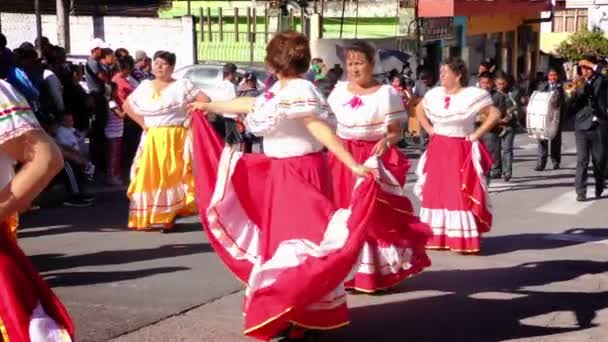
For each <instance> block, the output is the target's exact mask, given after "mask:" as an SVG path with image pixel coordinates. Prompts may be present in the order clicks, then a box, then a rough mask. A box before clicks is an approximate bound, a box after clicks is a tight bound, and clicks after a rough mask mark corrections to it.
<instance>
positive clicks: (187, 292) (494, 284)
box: [20, 133, 608, 342]
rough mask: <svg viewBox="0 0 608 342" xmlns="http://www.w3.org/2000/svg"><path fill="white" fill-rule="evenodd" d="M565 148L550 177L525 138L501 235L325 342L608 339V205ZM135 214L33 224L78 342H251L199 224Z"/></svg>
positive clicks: (64, 212)
mask: <svg viewBox="0 0 608 342" xmlns="http://www.w3.org/2000/svg"><path fill="white" fill-rule="evenodd" d="M564 141H565V143H564V160H563V161H562V167H563V168H562V169H561V170H559V171H553V170H550V171H545V172H542V173H539V172H535V171H533V170H532V168H533V167H534V165H535V160H534V159H535V153H536V145H535V144H534V142H533V141H531V140H530V139H528V138H527V137H525V135H519V136H518V137H517V139H516V145H517V149H516V151H515V154H516V163H515V165H516V166H515V171H514V177H513V179H512V181H511V182H510V183H504V182H502V181H496V182H494V183H493V184H492V186H491V188H492V201H493V205H494V213H495V225H494V228H493V231H492V232H491V233H490V234H488V235H487V237H486V238H485V240H484V244H483V247H482V253H481V255H479V256H459V255H456V254H452V253H449V252H431V258H432V260H433V266H432V267H431V268H429V269H428V270H427V271H426V272H424V273H423V274H421V275H420V276H418V277H415V278H412V279H410V280H407V281H405V282H404V283H403V284H401V286H399V287H398V288H397V289H395V290H394V291H392V292H390V293H388V294H385V295H382V296H367V295H353V296H351V298H350V302H351V304H352V306H353V310H352V324H351V325H350V326H348V327H347V328H344V329H341V330H338V331H333V332H329V333H327V334H325V335H324V336H323V338H322V340H323V341H372V339H373V340H375V341H432V342H434V341H448V340H449V341H452V342H457V341H467V342H470V341H483V342H486V341H507V340H508V341H551V342H553V341H576V342H579V341H606V340H608V197H605V198H603V199H602V200H599V201H589V202H584V203H578V202H576V201H575V195H574V190H573V182H574V162H575V155H574V143H573V141H574V139H573V135H572V133H567V134H566V135H565V137H564ZM409 152H411V153H409V154H410V157H412V159H415V158H416V157H417V154H416V153H415V152H413V151H409ZM549 164H550V163H549ZM413 170H414V167H412V171H413ZM412 177H413V175H411V179H410V182H412V181H413V178H412ZM410 189H411V188H410ZM591 189H592V187H590V194H589V195H590V197H592V192H593V191H592V190H591ZM126 213H127V202H126V199H125V196H124V192H120V191H118V190H116V191H104V192H101V193H100V194H99V198H98V202H97V205H96V206H95V207H93V208H88V209H68V208H55V209H42V210H40V211H38V212H33V213H29V214H27V215H25V216H24V217H23V220H22V223H23V225H22V228H21V231H20V243H21V245H22V246H23V247H24V249H25V250H26V252H27V254H28V255H30V256H31V257H32V259H33V261H34V263H35V264H36V265H37V266H38V268H39V269H40V271H41V272H42V274H43V275H44V277H45V278H46V279H47V281H48V282H49V283H50V284H51V285H52V286H53V287H54V289H55V291H56V292H57V294H58V295H59V296H60V297H61V299H62V300H63V302H64V303H65V304H66V305H67V307H68V309H69V310H70V312H71V314H72V317H73V318H74V319H75V322H76V327H77V340H78V341H107V340H110V339H114V341H117V342H136V341H137V342H142V341H153V342H161V341H162V342H169V341H206V342H207V341H208V342H211V341H222V342H230V341H241V340H242V341H246V340H247V339H245V338H243V337H242V335H241V333H240V332H241V327H242V317H241V313H240V308H241V301H240V300H241V297H242V293H241V292H240V290H241V289H242V288H241V285H240V284H239V283H238V282H237V281H236V280H234V279H233V277H232V276H231V275H230V274H229V272H228V271H227V270H226V269H225V268H224V266H223V265H222V264H221V263H220V262H219V260H218V258H217V257H216V256H215V255H214V253H213V251H212V250H211V248H210V246H209V245H208V244H207V243H206V239H205V236H204V234H203V233H202V232H201V228H200V224H199V223H197V222H196V220H189V221H185V222H182V224H180V225H179V226H178V230H177V232H176V233H173V234H166V235H164V234H160V233H158V232H148V233H142V232H140V233H137V232H130V231H127V229H126V227H125V223H126Z"/></svg>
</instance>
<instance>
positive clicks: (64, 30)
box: [55, 0, 70, 52]
mask: <svg viewBox="0 0 608 342" xmlns="http://www.w3.org/2000/svg"><path fill="white" fill-rule="evenodd" d="M55 10H56V12H57V43H58V45H59V46H61V47H63V48H65V50H66V52H69V51H70V19H69V16H68V12H67V11H66V8H65V0H55Z"/></svg>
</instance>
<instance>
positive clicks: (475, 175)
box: [414, 135, 492, 253]
mask: <svg viewBox="0 0 608 342" xmlns="http://www.w3.org/2000/svg"><path fill="white" fill-rule="evenodd" d="M491 166H492V157H491V156H490V154H489V153H488V150H487V149H486V148H485V146H484V145H483V143H481V142H479V141H477V142H474V143H471V142H469V141H466V140H465V139H464V138H450V137H446V136H441V135H433V137H432V138H431V141H430V143H429V145H428V148H427V151H426V153H425V154H424V155H423V156H422V158H421V159H420V162H419V164H418V168H417V170H416V173H417V175H418V181H417V183H416V186H415V191H414V192H415V193H416V195H418V197H420V198H421V199H422V204H421V209H420V219H421V220H422V221H423V222H426V223H428V224H429V225H430V226H431V228H432V229H433V238H432V239H431V240H429V242H428V243H427V248H430V249H449V250H452V251H456V252H462V253H475V252H478V251H479V248H480V239H481V234H482V233H486V232H489V231H490V228H491V226H492V213H491V205H490V201H489V196H488V187H487V182H486V178H485V175H486V174H487V173H488V172H489V170H490V168H491Z"/></svg>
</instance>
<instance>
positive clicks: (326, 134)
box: [301, 116, 371, 177]
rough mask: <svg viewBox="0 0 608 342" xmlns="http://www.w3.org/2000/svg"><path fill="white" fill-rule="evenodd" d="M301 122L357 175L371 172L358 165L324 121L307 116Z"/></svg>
mask: <svg viewBox="0 0 608 342" xmlns="http://www.w3.org/2000/svg"><path fill="white" fill-rule="evenodd" d="M301 120H302V121H303V122H304V124H305V125H306V128H307V129H308V131H309V132H310V134H312V136H313V137H315V139H317V140H318V141H319V142H320V143H321V144H323V145H324V146H325V147H327V149H328V150H329V151H330V152H331V153H333V154H334V155H335V156H336V157H338V159H339V160H340V161H341V162H342V163H344V165H346V166H347V167H348V168H350V169H351V170H352V171H353V172H354V173H355V174H356V175H358V176H362V177H365V176H366V175H368V174H369V173H370V172H371V171H370V170H369V169H367V168H365V167H363V166H362V165H361V164H359V163H357V161H356V160H355V159H354V158H353V156H352V155H351V154H350V153H349V152H348V151H347V150H346V148H344V145H343V144H342V142H341V141H340V140H339V139H338V137H337V136H336V135H335V134H334V132H333V130H332V129H331V127H329V126H328V125H327V124H326V123H325V122H324V121H322V120H320V119H318V118H316V117H314V116H307V117H304V118H302V119H301Z"/></svg>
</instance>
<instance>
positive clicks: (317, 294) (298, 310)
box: [193, 115, 377, 340]
mask: <svg viewBox="0 0 608 342" xmlns="http://www.w3.org/2000/svg"><path fill="white" fill-rule="evenodd" d="M193 128H194V132H195V135H194V137H193V140H194V152H195V154H194V161H195V164H194V168H195V171H196V177H195V181H196V190H197V199H198V205H199V208H200V209H201V210H200V213H201V221H202V222H204V228H205V231H206V232H207V235H208V238H209V241H210V243H211V244H212V246H213V247H214V249H215V250H216V252H217V254H218V256H219V257H220V258H221V259H222V261H223V262H224V263H225V264H226V266H227V267H228V268H229V269H230V270H231V271H232V272H233V273H234V274H235V275H236V276H237V278H239V279H240V280H241V281H243V282H244V283H245V284H246V285H247V291H246V298H245V302H244V306H243V312H244V314H245V331H244V332H245V334H247V335H248V336H251V337H255V338H258V339H262V340H269V339H270V338H273V337H275V336H276V335H277V334H278V333H279V332H280V331H282V330H283V329H285V328H286V327H287V326H288V324H289V322H293V323H296V324H298V325H300V326H303V327H308V328H314V329H334V328H338V327H340V326H343V325H345V324H348V311H347V308H346V297H345V292H344V288H343V285H342V284H343V282H344V279H345V278H346V277H347V276H348V273H349V272H350V271H351V270H352V269H353V267H354V265H355V264H356V263H357V260H358V256H359V253H360V251H361V248H362V246H363V242H364V239H365V236H366V234H367V232H366V229H365V227H366V226H367V223H368V220H369V217H371V216H372V211H373V210H374V208H375V206H374V203H375V202H374V201H375V198H376V196H377V187H376V186H375V183H374V182H373V179H368V180H367V181H365V182H363V183H361V184H360V185H359V188H358V189H357V194H356V197H355V198H357V201H356V202H354V203H353V205H352V207H351V208H350V209H338V210H335V209H333V207H332V206H331V202H330V200H329V199H328V198H326V197H325V196H324V195H323V194H320V193H318V191H317V190H313V187H312V186H310V185H307V184H305V183H302V182H301V181H299V180H298V179H297V177H298V174H297V173H295V172H294V171H292V170H291V169H290V167H289V165H288V164H285V165H288V167H286V168H282V165H283V164H282V163H283V162H284V161H285V160H287V163H289V162H290V161H289V160H288V159H289V158H286V159H285V160H278V161H275V160H272V159H270V158H268V157H266V156H261V155H251V154H248V155H244V154H243V153H241V152H237V151H235V150H233V149H231V148H230V147H224V146H223V145H224V144H223V142H221V141H220V140H219V138H218V137H217V135H216V134H215V133H214V132H213V128H211V127H210V125H209V123H208V122H207V121H206V119H205V118H204V117H202V116H201V115H195V116H194V118H193ZM307 158H311V157H307V156H302V157H295V158H292V160H293V162H294V164H293V165H297V163H298V160H302V161H300V162H305V161H306V160H308V159H307ZM258 162H259V163H261V164H263V165H265V166H270V169H272V165H277V166H278V167H279V169H278V171H277V172H278V174H273V173H272V171H268V172H269V173H268V174H265V172H267V171H262V172H258V171H259V170H257V169H256V167H255V163H258ZM274 163H279V164H274ZM256 170H257V171H256ZM264 170H266V169H264ZM256 172H258V173H259V176H260V177H277V176H278V177H281V175H282V174H281V172H287V174H288V175H287V176H286V178H284V179H289V180H292V179H293V181H292V183H291V184H290V185H292V186H293V187H292V188H290V189H289V193H287V192H275V193H273V194H272V195H273V196H279V197H278V198H280V199H281V200H282V199H283V198H285V199H286V200H287V199H291V200H292V201H294V202H295V203H301V205H303V206H304V207H306V208H312V209H313V211H314V212H313V211H311V212H310V214H309V215H301V217H300V220H302V221H301V222H298V223H299V225H300V226H308V225H309V226H310V227H311V228H310V230H309V231H311V232H319V233H321V232H322V234H320V235H315V236H318V238H317V240H315V241H313V240H312V239H308V238H304V237H298V235H300V234H299V233H298V232H297V231H293V230H292V233H293V234H292V235H291V236H292V237H291V238H286V239H284V240H280V239H279V240H275V241H278V245H277V246H276V247H272V246H268V244H269V242H268V241H270V239H272V238H273V236H274V235H276V234H280V233H281V232H279V230H281V228H283V226H282V225H280V226H277V225H273V224H274V223H273V222H274V221H273V220H274V219H275V218H276V219H280V220H281V222H288V220H286V219H287V218H288V217H290V213H288V212H273V213H271V219H270V222H263V221H260V222H262V223H261V224H266V225H268V226H266V227H265V228H264V229H262V228H260V227H259V226H258V224H256V223H255V220H256V219H255V218H252V217H251V216H250V215H257V214H255V213H253V211H256V210H257V211H260V209H262V210H266V209H265V208H259V207H256V208H253V207H252V206H259V205H261V204H260V202H259V201H258V202H256V201H255V200H252V199H246V200H243V199H242V197H241V196H243V195H244V194H243V191H244V189H243V188H236V187H235V184H239V183H238V182H239V181H242V180H243V179H244V178H246V177H251V176H252V175H253V176H255V177H254V178H253V179H257V178H258V175H257V174H256ZM270 184H271V185H272V182H270ZM245 186H246V185H245ZM246 190H247V191H249V190H251V189H246ZM260 195H262V194H260ZM252 201H253V202H252ZM262 203H264V202H262ZM250 210H253V211H250ZM296 213H297V214H301V213H300V211H298V210H295V209H294V214H296ZM282 224H283V223H282ZM284 229H285V230H286V231H288V230H289V229H293V228H292V227H284ZM306 233H307V232H304V231H303V232H302V235H305V234H306ZM273 234H274V235H273ZM315 234H316V233H315ZM264 237H265V238H267V239H269V240H264ZM275 239H276V238H275Z"/></svg>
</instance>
